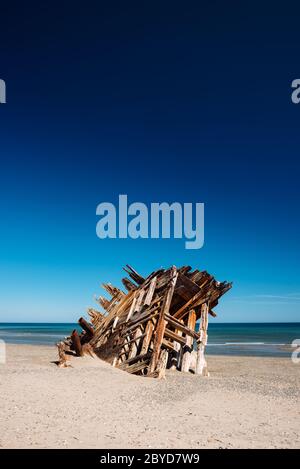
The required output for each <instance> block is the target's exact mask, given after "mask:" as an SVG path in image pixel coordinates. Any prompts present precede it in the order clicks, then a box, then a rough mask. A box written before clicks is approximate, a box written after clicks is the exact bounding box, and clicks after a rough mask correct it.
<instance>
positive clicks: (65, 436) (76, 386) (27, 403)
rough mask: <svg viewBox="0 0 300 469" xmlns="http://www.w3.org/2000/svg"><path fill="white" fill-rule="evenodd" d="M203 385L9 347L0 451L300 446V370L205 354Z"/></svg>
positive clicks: (0, 389) (3, 370)
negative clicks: (59, 361) (62, 364)
mask: <svg viewBox="0 0 300 469" xmlns="http://www.w3.org/2000/svg"><path fill="white" fill-rule="evenodd" d="M207 358H208V366H209V370H210V377H209V378H205V377H201V376H196V375H193V374H183V373H179V372H175V371H169V372H167V375H166V379H165V380H155V379H150V378H148V379H147V378H142V377H138V376H132V375H129V374H128V373H125V372H122V371H120V370H117V369H114V368H112V367H111V366H110V365H108V364H107V363H104V362H102V361H100V360H98V359H92V358H87V357H85V358H82V359H81V358H80V359H79V358H78V359H74V360H72V364H73V367H72V368H64V369H60V368H58V367H57V366H56V365H55V364H54V363H53V361H55V360H56V349H55V347H46V346H29V345H8V346H7V363H6V364H5V365H3V364H2V365H1V364H0V395H1V399H0V447H1V448H105V449H109V448H146V449H149V448H178V449H179V448H180V449H183V448H299V447H300V432H299V428H300V405H299V403H300V401H299V397H300V365H296V364H293V363H292V361H291V360H290V359H286V358H254V357H251V358H248V357H228V356H227V357H215V356H208V357H207Z"/></svg>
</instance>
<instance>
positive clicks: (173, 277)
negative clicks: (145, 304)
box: [149, 267, 178, 373]
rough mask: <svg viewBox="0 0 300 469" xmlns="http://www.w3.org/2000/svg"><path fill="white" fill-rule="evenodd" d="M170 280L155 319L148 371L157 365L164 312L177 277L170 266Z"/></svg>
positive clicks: (151, 370)
mask: <svg viewBox="0 0 300 469" xmlns="http://www.w3.org/2000/svg"><path fill="white" fill-rule="evenodd" d="M170 277H171V280H170V284H169V287H168V289H167V293H166V296H165V299H164V302H163V305H162V308H161V312H160V316H159V319H158V321H157V326H156V331H155V338H154V344H153V352H152V357H151V361H150V365H149V371H150V373H152V372H153V371H154V370H155V369H156V366H157V362H158V358H159V354H160V349H161V343H162V340H163V337H164V332H165V328H166V324H167V322H166V320H165V314H166V313H168V312H169V309H170V305H171V301H172V297H173V293H174V289H175V285H176V282H177V277H178V272H177V269H176V267H172V269H171V275H170Z"/></svg>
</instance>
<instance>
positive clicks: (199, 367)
mask: <svg viewBox="0 0 300 469" xmlns="http://www.w3.org/2000/svg"><path fill="white" fill-rule="evenodd" d="M208 311H209V307H208V304H207V303H204V304H203V305H202V307H201V323H200V339H199V342H198V344H197V359H196V367H195V374H196V375H204V376H208V375H209V374H208V371H207V363H206V359H205V354H204V352H205V346H206V343H207V327H208Z"/></svg>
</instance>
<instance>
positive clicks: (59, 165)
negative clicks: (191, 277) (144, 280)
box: [0, 2, 300, 322]
mask: <svg viewBox="0 0 300 469" xmlns="http://www.w3.org/2000/svg"><path fill="white" fill-rule="evenodd" d="M160 3H161V2H160ZM160 3H155V2H154V3H151V6H150V5H149V6H147V7H146V6H145V5H144V4H143V3H141V2H139V3H135V2H132V3H130V4H129V5H128V4H126V6H125V5H124V4H122V3H113V2H112V4H111V5H110V6H99V5H98V2H97V3H93V2H92V3H91V5H90V7H89V8H87V7H86V6H81V7H79V6H73V4H72V10H70V8H69V6H70V3H68V2H63V3H62V4H61V6H60V10H59V11H57V10H53V9H52V7H50V6H44V5H39V6H36V5H35V6H33V5H32V6H31V4H30V2H29V4H26V8H25V6H24V7H22V6H20V7H19V10H20V11H19V14H18V15H17V16H15V15H14V14H13V13H14V12H13V11H12V9H11V7H10V6H9V5H5V6H4V7H3V17H5V19H6V20H5V22H4V24H3V26H1V31H0V44H1V65H0V78H2V79H5V81H6V84H7V104H5V105H0V139H1V147H0V160H1V174H0V191H1V201H0V204H1V219H0V229H1V245H0V259H1V263H0V285H1V287H0V288H1V295H0V298H1V299H0V321H54V322H56V321H74V320H76V319H77V318H78V317H79V316H80V315H81V314H82V313H83V312H84V311H85V309H86V308H87V307H88V306H95V304H94V302H93V296H94V294H97V295H99V294H100V293H101V288H100V283H101V282H103V281H111V282H112V283H114V284H116V285H120V278H121V277H122V266H123V265H125V264H126V263H129V264H131V265H132V266H134V267H135V268H136V269H137V270H138V271H140V272H141V273H142V274H147V273H150V272H151V271H153V270H154V269H156V268H159V267H161V266H164V267H168V266H170V265H172V264H176V265H187V264H189V265H191V266H193V267H194V268H199V269H205V270H208V271H209V272H211V273H212V274H214V275H215V276H216V277H217V278H218V279H219V280H225V279H226V280H230V281H233V282H234V286H233V289H232V290H231V291H230V292H229V293H227V294H226V295H225V296H224V298H222V300H221V302H220V304H219V306H218V307H217V310H216V311H217V312H218V313H219V317H218V319H217V320H218V321H298V320H299V305H300V286H299V280H300V275H299V260H300V259H299V228H300V226H299V225H300V222H299V201H300V197H299V175H300V174H299V173H300V162H299V150H300V137H299V122H300V105H295V104H292V102H291V98H290V95H291V88H290V85H291V82H292V80H293V79H294V78H299V75H300V71H299V63H298V59H299V37H298V36H299V35H298V24H297V21H298V20H297V18H298V15H296V14H295V10H293V11H294V13H293V16H292V15H291V13H290V11H282V10H279V9H277V8H278V7H277V6H274V5H273V6H272V12H271V13H270V11H269V10H268V9H267V8H266V10H265V11H264V8H263V7H262V6H261V5H259V6H258V5H255V2H254V3H253V2H251V5H250V4H249V6H248V8H246V7H245V5H239V4H237V5H234V7H233V6H232V7H228V5H226V4H222V3H221V2H220V3H218V2H217V4H216V5H217V6H216V5H215V4H214V5H211V6H206V7H203V6H201V8H200V6H199V2H187V4H185V5H184V10H183V7H182V4H181V6H180V5H179V4H178V5H177V4H176V2H172V3H171V2H170V3H169V2H164V5H163V6H162V5H161V4H160ZM118 194H128V198H129V202H134V201H139V202H144V203H146V204H150V203H151V202H163V201H165V202H169V203H171V202H174V201H178V202H182V203H183V202H194V203H195V202H204V203H205V245H204V247H203V248H202V249H200V250H198V251H189V250H186V249H184V242H183V241H182V240H165V239H160V240H150V239H149V240H130V239H127V240H100V239H98V238H97V237H96V222H97V217H96V206H97V205H98V204H99V203H100V202H103V201H108V202H117V198H118Z"/></svg>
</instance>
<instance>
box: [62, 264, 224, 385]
mask: <svg viewBox="0 0 300 469" xmlns="http://www.w3.org/2000/svg"><path fill="white" fill-rule="evenodd" d="M124 270H125V271H126V273H127V274H128V275H129V277H130V278H123V279H122V283H123V285H124V287H125V288H126V290H127V292H126V293H125V292H124V291H122V290H120V289H119V288H116V287H113V286H112V285H111V284H103V287H104V289H105V290H106V291H107V292H108V293H109V295H110V297H111V299H110V300H108V299H106V298H104V297H102V296H100V297H99V298H98V299H97V301H98V303H99V304H100V305H101V307H102V309H103V310H104V312H100V311H97V310H95V309H89V310H88V314H89V316H90V322H88V321H86V320H85V319H84V318H80V319H79V321H78V322H79V324H80V326H81V328H82V332H81V333H80V334H78V332H77V331H76V330H74V331H73V332H72V334H71V336H70V337H68V338H66V340H65V341H63V342H60V343H59V344H57V346H58V352H59V364H60V366H67V359H68V357H69V356H70V355H77V356H82V355H84V354H92V355H97V356H98V357H99V358H101V359H103V360H105V361H107V362H109V363H110V364H111V365H113V366H115V367H117V368H120V369H121V370H124V371H127V372H129V373H134V374H140V375H144V376H148V377H149V376H150V377H163V376H164V373H165V369H166V368H173V369H177V370H180V371H185V372H188V371H189V370H190V367H191V357H192V352H193V350H194V348H196V350H197V359H196V364H195V366H194V372H195V373H196V374H207V366H206V360H205V356H204V351H205V346H206V343H207V327H208V317H209V316H212V317H215V316H216V314H215V313H214V311H213V308H214V307H215V306H216V305H217V304H218V301H219V298H220V297H221V296H222V295H224V293H225V292H226V291H228V290H229V289H230V288H231V285H232V284H231V283H228V282H222V283H220V282H218V281H216V280H215V279H214V277H213V276H212V275H210V274H208V273H207V272H206V271H202V272H200V271H199V270H194V271H192V269H191V267H189V266H184V267H181V268H179V269H177V268H176V267H175V266H173V267H171V268H170V269H167V270H165V269H160V270H157V271H156V272H153V273H152V274H151V275H149V276H148V277H147V278H144V277H142V276H141V275H140V274H139V273H138V272H136V271H135V270H134V269H133V268H132V267H130V266H129V265H127V266H126V267H125V268H124ZM197 322H200V325H199V327H198V328H197V327H196V323H197ZM196 329H198V330H197V331H196Z"/></svg>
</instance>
